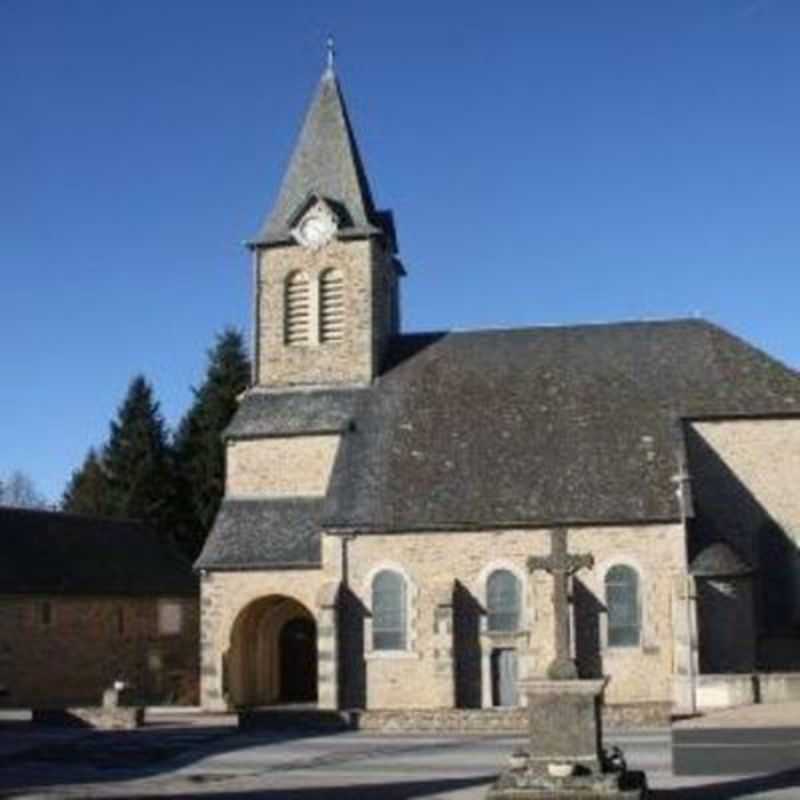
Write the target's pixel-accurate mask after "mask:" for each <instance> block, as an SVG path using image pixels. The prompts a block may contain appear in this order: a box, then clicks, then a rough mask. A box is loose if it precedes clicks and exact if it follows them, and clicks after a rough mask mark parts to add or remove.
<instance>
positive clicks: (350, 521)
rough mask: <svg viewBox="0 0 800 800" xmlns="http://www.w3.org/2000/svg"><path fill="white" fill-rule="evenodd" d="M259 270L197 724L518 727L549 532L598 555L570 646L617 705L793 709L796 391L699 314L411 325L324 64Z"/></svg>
mask: <svg viewBox="0 0 800 800" xmlns="http://www.w3.org/2000/svg"><path fill="white" fill-rule="evenodd" d="M250 249H251V252H252V258H253V270H254V283H253V285H254V292H255V297H254V315H255V320H254V326H255V335H254V350H255V352H254V362H255V367H254V375H253V382H252V386H251V387H250V389H249V390H248V391H247V392H246V393H245V394H244V396H243V397H242V399H241V404H240V407H239V410H238V412H237V413H236V415H235V417H234V419H233V421H232V422H231V424H230V426H229V428H228V430H227V432H226V435H225V438H226V452H227V478H226V492H225V498H224V501H223V503H222V506H221V509H220V512H219V515H218V517H217V519H216V522H215V525H214V528H213V531H212V533H211V535H210V537H209V539H208V542H207V544H206V546H205V549H204V550H203V552H202V554H201V556H200V558H199V560H198V562H197V564H196V567H197V569H198V570H199V571H200V574H201V576H202V580H201V597H202V610H201V614H202V636H201V638H202V643H201V650H202V665H201V671H202V690H201V691H202V702H203V704H204V706H205V707H206V708H209V709H221V708H230V707H257V706H266V705H271V704H278V703H317V704H318V706H319V707H320V708H324V709H365V712H364V713H365V714H369V713H371V712H372V711H375V712H376V713H389V712H395V713H398V714H401V713H402V714H412V713H416V712H419V713H423V712H430V711H431V710H439V711H440V713H444V712H448V713H451V715H457V714H458V713H461V712H462V710H469V709H486V710H489V709H493V708H500V709H508V708H515V707H520V706H521V705H523V704H524V703H525V698H524V697H521V696H520V695H519V692H518V690H517V682H518V680H519V679H522V678H525V677H527V676H535V675H539V674H542V673H543V672H544V670H545V668H546V666H547V664H548V663H549V661H550V660H551V658H552V656H553V647H554V645H553V642H554V635H553V628H554V624H553V623H554V620H553V612H552V604H551V587H552V581H551V580H550V578H549V576H548V575H546V574H545V573H542V572H534V573H530V572H529V571H528V569H527V567H526V564H527V560H528V558H529V557H530V556H544V555H547V554H548V553H549V552H550V540H551V532H552V531H553V530H558V531H564V532H565V535H566V540H567V547H568V548H569V550H570V552H578V553H589V554H591V555H592V556H593V557H594V568H593V569H591V570H588V571H583V572H581V573H580V574H578V575H576V576H575V577H574V578H573V580H572V585H571V591H570V604H571V605H570V608H571V630H572V636H571V647H572V650H573V653H574V658H575V661H576V663H577V666H578V670H579V672H580V674H581V676H582V677H593V676H599V675H607V676H610V681H609V683H608V686H607V689H606V702H607V704H609V706H612V707H613V706H619V707H620V708H632V709H634V711H635V709H636V708H642V709H646V708H660V709H661V710H662V711H664V712H665V713H669V712H670V711H672V712H683V711H690V710H693V709H694V708H695V707H698V706H704V705H705V706H713V705H726V704H731V703H735V702H742V701H744V700H748V699H749V700H752V699H753V692H754V691H757V692H758V693H760V695H761V698H762V699H780V698H781V697H784V696H789V695H792V694H793V693H796V692H798V685H800V684H798V681H797V680H795V676H794V675H793V674H792V670H795V669H798V668H800V655H799V653H800V638H798V632H799V631H800V558H799V557H798V544H799V543H800V486H799V483H800V480H799V479H800V374H798V373H797V372H796V371H794V370H792V369H790V368H788V367H787V366H785V365H783V364H781V363H779V362H778V361H776V360H775V359H773V358H771V357H769V356H768V355H766V354H764V353H763V352H761V351H759V350H757V349H756V348H755V347H753V346H751V345H749V344H748V343H746V342H744V341H742V340H741V339H739V338H737V337H736V336H735V335H733V334H731V333H729V332H728V331H726V330H724V329H722V328H720V327H718V326H717V325H714V324H712V323H710V322H706V321H703V320H699V319H675V320H668V321H661V322H620V323H613V324H593V325H574V326H567V327H531V328H520V329H514V330H489V331H480V330H479V331H472V332H459V333H448V332H436V333H405V332H403V331H402V329H401V325H400V305H401V304H400V287H401V281H402V279H403V278H404V277H405V270H404V268H403V265H402V263H401V261H400V258H399V256H398V240H397V235H396V229H395V224H394V218H393V215H392V212H391V211H387V210H380V209H379V207H377V206H376V205H375V202H374V199H373V195H372V192H371V189H370V186H369V181H368V178H367V173H366V170H365V168H364V165H363V163H362V161H361V158H360V155H359V150H358V146H357V143H356V139H355V135H354V132H353V128H352V126H351V124H350V120H349V118H348V114H347V110H346V107H345V104H344V100H343V98H342V93H341V89H340V86H339V83H338V80H337V78H336V76H335V75H334V72H333V69H332V67H331V66H329V67H328V68H327V69H326V70H325V72H324V74H323V76H322V78H321V81H320V83H319V86H318V88H317V90H316V94H315V96H314V98H313V100H312V102H311V106H310V108H309V110H308V112H307V116H306V118H305V122H304V124H303V127H302V130H301V132H300V137H299V140H298V142H297V144H296V148H295V150H294V153H293V155H292V158H291V161H290V163H289V166H288V170H287V172H286V174H285V177H284V179H283V183H282V186H281V188H280V192H279V195H278V198H277V202H276V203H275V205H274V207H273V209H272V211H271V213H270V214H269V215H268V216H267V218H266V221H265V222H264V224H263V227H262V228H261V230H260V232H259V234H258V236H257V237H256V238H255V239H254V241H252V242H251V243H250ZM754 687H755V688H754ZM463 713H466V711H464V712H463ZM470 713H473V715H474V712H470ZM495 713H498V712H495ZM445 716H446V714H445Z"/></svg>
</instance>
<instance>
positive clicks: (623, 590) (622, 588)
mask: <svg viewBox="0 0 800 800" xmlns="http://www.w3.org/2000/svg"><path fill="white" fill-rule="evenodd" d="M606 609H607V610H608V646H609V647H637V646H638V645H639V640H640V638H641V610H640V603H639V576H638V575H637V574H636V570H635V569H633V567H628V566H626V565H625V564H617V565H615V566H613V567H611V569H610V570H609V571H608V572H607V573H606Z"/></svg>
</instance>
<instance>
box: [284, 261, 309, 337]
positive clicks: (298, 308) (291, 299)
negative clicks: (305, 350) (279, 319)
mask: <svg viewBox="0 0 800 800" xmlns="http://www.w3.org/2000/svg"><path fill="white" fill-rule="evenodd" d="M284 310H285V314H284V331H283V336H284V341H285V342H286V344H288V345H304V344H308V343H309V339H310V335H311V284H310V283H309V280H308V275H306V274H305V273H304V272H293V273H292V274H291V275H289V277H288V278H287V279H286V291H285V297H284Z"/></svg>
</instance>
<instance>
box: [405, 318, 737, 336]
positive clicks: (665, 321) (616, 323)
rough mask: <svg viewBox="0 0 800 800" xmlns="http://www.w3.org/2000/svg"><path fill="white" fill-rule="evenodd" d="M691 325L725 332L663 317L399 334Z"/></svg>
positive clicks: (699, 322)
mask: <svg viewBox="0 0 800 800" xmlns="http://www.w3.org/2000/svg"><path fill="white" fill-rule="evenodd" d="M677 324H691V325H698V326H700V327H704V326H713V327H714V328H719V330H722V331H725V330H726V329H725V328H722V327H721V326H719V325H717V324H715V323H713V322H711V321H710V320H707V319H704V318H700V317H663V318H657V319H621V320H610V321H607V322H605V321H588V322H575V323H569V324H563V323H559V322H552V323H550V322H542V323H537V324H534V325H515V326H511V327H503V326H500V325H497V326H488V327H483V328H450V329H444V330H425V331H406V332H403V333H401V334H399V338H400V339H410V338H412V337H428V336H439V337H441V336H463V335H469V334H475V333H525V332H527V331H555V330H576V329H580V328H623V327H629V326H631V327H632V326H636V325H646V326H657V325H677Z"/></svg>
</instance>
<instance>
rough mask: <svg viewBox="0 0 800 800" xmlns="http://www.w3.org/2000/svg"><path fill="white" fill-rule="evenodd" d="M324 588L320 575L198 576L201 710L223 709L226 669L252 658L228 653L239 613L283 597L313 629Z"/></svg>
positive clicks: (227, 699)
mask: <svg viewBox="0 0 800 800" xmlns="http://www.w3.org/2000/svg"><path fill="white" fill-rule="evenodd" d="M324 584H325V578H324V575H323V572H322V570H301V569H297V570H276V571H267V570H258V571H256V570H254V571H252V572H239V571H237V572H208V573H206V574H204V575H203V577H202V580H201V583H200V596H201V627H202V635H201V642H200V653H201V667H200V671H201V703H202V705H203V707H204V708H207V709H209V710H222V709H226V708H228V705H229V702H232V701H231V698H230V695H229V691H230V689H229V685H228V684H229V681H228V679H227V676H226V670H228V669H229V668H232V667H235V664H233V665H232V664H231V661H235V660H236V659H241V658H250V657H254V656H255V654H254V653H241V654H239V653H232V652H231V638H232V635H233V632H234V626H235V624H236V621H237V619H239V618H240V616H241V615H242V613H243V612H244V611H246V609H247V608H248V607H250V606H251V605H252V604H254V603H258V602H261V601H264V600H267V599H268V598H280V597H285V598H290V599H292V600H294V601H296V602H297V603H299V604H301V605H302V606H303V607H304V609H305V611H306V612H307V613H308V614H309V615H310V616H312V617H313V618H314V620H315V621H316V622H317V624H318V625H319V619H318V617H319V613H318V605H319V603H318V598H319V595H320V593H321V590H322V588H323V586H324ZM320 652H322V648H320Z"/></svg>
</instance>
